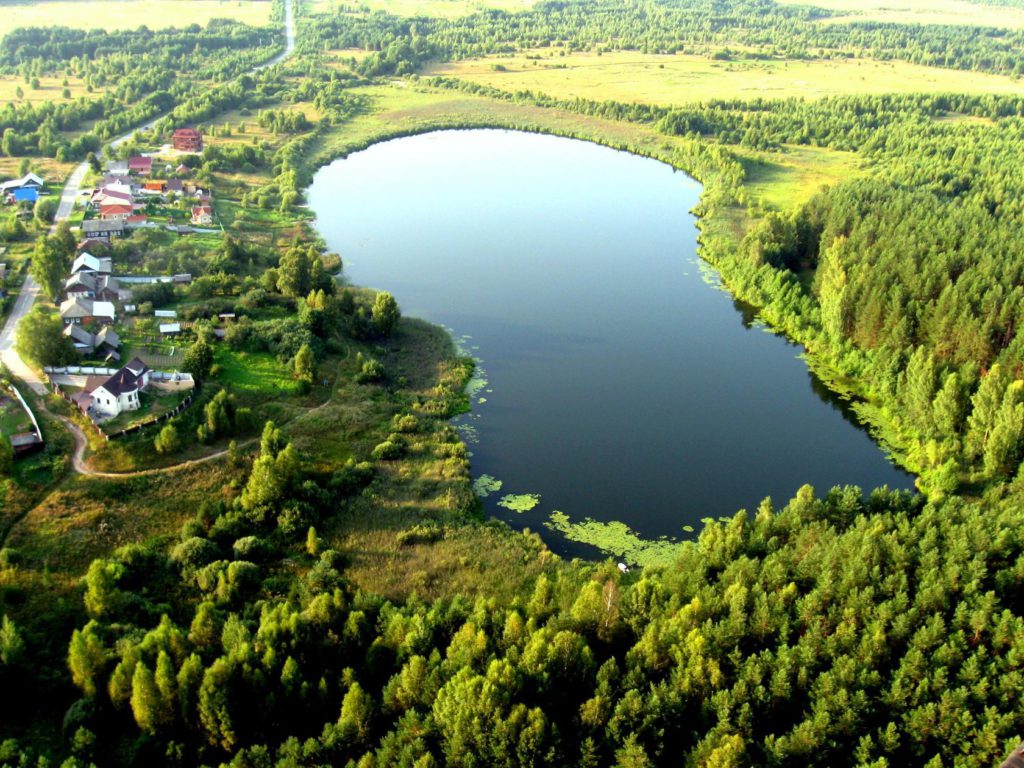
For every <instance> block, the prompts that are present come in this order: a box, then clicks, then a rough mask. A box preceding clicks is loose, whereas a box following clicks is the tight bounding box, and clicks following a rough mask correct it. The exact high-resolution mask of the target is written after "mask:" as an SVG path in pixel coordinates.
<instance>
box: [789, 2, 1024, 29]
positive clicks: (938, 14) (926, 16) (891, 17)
mask: <svg viewBox="0 0 1024 768" xmlns="http://www.w3.org/2000/svg"><path fill="white" fill-rule="evenodd" d="M779 2H780V3H781V4H783V5H813V6H815V7H816V8H827V9H828V10H830V11H835V12H837V13H841V14H845V15H843V16H839V17H836V18H832V19H829V20H828V23H849V22H855V21H883V22H891V23H894V24H955V25H967V26H979V27H1003V28H1011V29H1019V28H1021V27H1024V9H1021V8H1012V7H1008V6H997V5H984V4H981V3H972V2H968V0H810V1H809V2H808V1H807V0H779Z"/></svg>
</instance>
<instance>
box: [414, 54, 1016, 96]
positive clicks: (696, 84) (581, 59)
mask: <svg viewBox="0 0 1024 768" xmlns="http://www.w3.org/2000/svg"><path fill="white" fill-rule="evenodd" d="M502 67H503V68H504V70H502V69H501V68H502ZM428 74H435V75H450V76H455V77H460V78H462V79H464V80H470V81H472V82H475V83H481V84H484V85H489V86H493V87H495V88H501V89H502V90H505V91H520V90H532V91H538V92H541V93H546V94H549V95H551V96H556V97H560V98H576V97H580V98H585V99H595V100H599V101H600V100H605V99H612V100H615V101H624V102H642V103H649V104H684V103H692V102H703V101H709V100H712V99H731V98H737V99H750V98H757V97H763V98H782V97H790V96H798V97H804V98H808V99H816V98H821V97H824V96H834V95H848V94H866V93H867V94H873V93H878V94H881V93H916V92H928V93H936V92H970V93H1004V94H1005V93H1009V94H1021V93H1024V83H1022V82H1021V81H1018V80H1015V79H1013V78H1010V77H1004V76H1000V75H989V74H984V73H978V72H963V71H960V70H949V69H937V68H933V67H922V66H918V65H916V64H907V63H905V62H879V61H871V60H850V59H841V60H836V61H714V60H711V59H708V58H705V57H702V56H694V55H675V56H672V55H656V54H644V53H636V52H630V51H625V52H615V53H605V54H602V55H598V54H597V53H574V54H568V55H564V56H563V55H559V53H557V52H554V51H547V52H546V53H544V54H540V53H539V52H533V53H525V54H519V55H515V56H497V57H488V58H484V59H474V60H469V61H460V62H454V63H449V64H439V65H436V66H434V67H432V68H431V69H430V70H429V71H428Z"/></svg>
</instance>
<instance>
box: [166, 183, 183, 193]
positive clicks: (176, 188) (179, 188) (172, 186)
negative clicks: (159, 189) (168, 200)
mask: <svg viewBox="0 0 1024 768" xmlns="http://www.w3.org/2000/svg"><path fill="white" fill-rule="evenodd" d="M164 189H165V190H166V191H167V192H168V193H171V192H173V193H174V194H176V195H180V194H181V193H182V192H184V191H185V185H184V184H183V183H182V181H181V179H168V180H167V182H166V183H165V184H164Z"/></svg>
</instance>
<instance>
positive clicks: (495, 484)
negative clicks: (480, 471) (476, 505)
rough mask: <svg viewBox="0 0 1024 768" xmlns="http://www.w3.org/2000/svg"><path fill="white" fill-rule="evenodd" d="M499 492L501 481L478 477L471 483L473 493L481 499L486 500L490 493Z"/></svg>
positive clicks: (493, 478) (494, 478)
mask: <svg viewBox="0 0 1024 768" xmlns="http://www.w3.org/2000/svg"><path fill="white" fill-rule="evenodd" d="M500 490H501V480H498V479H497V478H496V477H491V476H490V475H480V477H478V478H477V479H476V480H474V481H473V493H475V494H476V495H477V496H479V497H480V498H481V499H486V498H487V497H488V496H490V495H491V494H492V493H497V492H498V491H500Z"/></svg>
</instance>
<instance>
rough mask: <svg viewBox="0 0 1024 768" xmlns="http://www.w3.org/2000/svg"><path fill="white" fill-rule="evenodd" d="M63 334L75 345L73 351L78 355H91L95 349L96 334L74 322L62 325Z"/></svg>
mask: <svg viewBox="0 0 1024 768" xmlns="http://www.w3.org/2000/svg"><path fill="white" fill-rule="evenodd" d="M64 335H65V336H67V337H68V338H69V339H71V343H72V344H74V345H75V352H77V353H78V354H80V355H91V354H92V353H93V350H95V349H96V336H95V335H94V334H92V333H89V332H88V331H87V330H85V328H83V327H82V326H80V325H77V324H75V323H72V324H71V325H68V326H65V327H64Z"/></svg>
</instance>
